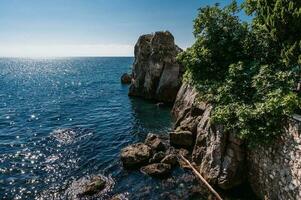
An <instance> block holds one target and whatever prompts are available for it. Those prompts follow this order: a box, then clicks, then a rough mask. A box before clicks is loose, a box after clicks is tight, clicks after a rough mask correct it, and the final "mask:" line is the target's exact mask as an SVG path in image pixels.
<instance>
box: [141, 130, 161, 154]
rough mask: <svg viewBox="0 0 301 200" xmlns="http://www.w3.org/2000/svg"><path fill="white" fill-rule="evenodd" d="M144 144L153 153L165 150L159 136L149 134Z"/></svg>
mask: <svg viewBox="0 0 301 200" xmlns="http://www.w3.org/2000/svg"><path fill="white" fill-rule="evenodd" d="M144 144H146V145H147V146H149V147H150V148H151V149H152V151H153V152H156V151H164V150H165V145H164V144H163V142H162V141H161V139H160V138H159V136H158V135H156V134H153V133H149V134H148V135H147V137H146V139H145V141H144Z"/></svg>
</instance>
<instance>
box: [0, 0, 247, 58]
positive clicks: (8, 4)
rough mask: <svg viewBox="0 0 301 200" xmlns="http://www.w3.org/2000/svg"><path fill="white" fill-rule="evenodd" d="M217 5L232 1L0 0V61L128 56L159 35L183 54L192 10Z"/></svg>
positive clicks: (189, 41)
mask: <svg viewBox="0 0 301 200" xmlns="http://www.w3.org/2000/svg"><path fill="white" fill-rule="evenodd" d="M216 2H218V3H220V4H221V5H225V4H227V3H230V2H231V0H216V1H209V0H187V1H181V0H153V1H146V0H112V1H106V0H97V1H84V0H65V1H60V0H52V1H39V0H27V1H22V0H0V27H1V31H0V57H67V56H133V51H134V48H133V47H134V45H135V43H136V41H137V39H138V37H139V36H140V35H142V34H146V33H151V32H154V31H160V30H169V31H170V32H171V33H172V34H173V35H174V37H175V40H176V43H177V44H178V45H179V46H180V47H181V48H184V49H185V48H187V47H189V46H190V45H191V44H192V43H193V41H194V38H193V34H192V27H193V19H194V18H195V16H196V14H197V9H198V8H199V7H202V6H205V5H209V4H214V3H216ZM238 2H241V0H239V1H238Z"/></svg>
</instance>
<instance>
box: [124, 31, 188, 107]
mask: <svg viewBox="0 0 301 200" xmlns="http://www.w3.org/2000/svg"><path fill="white" fill-rule="evenodd" d="M181 51H182V50H181V49H180V48H179V47H178V46H177V45H175V42H174V37H173V36H172V34H171V33H170V32H168V31H166V32H156V33H154V34H147V35H142V36H141V37H140V38H139V39H138V42H137V43H136V45H135V61H134V66H133V71H132V84H131V86H130V90H129V95H130V96H139V97H144V98H146V99H153V100H157V101H160V102H168V103H171V102H173V101H174V100H175V98H176V95H177V92H178V90H179V88H180V86H181V80H182V74H183V67H182V66H181V65H180V64H179V63H178V62H177V60H176V56H177V55H178V54H179V53H180V52H181Z"/></svg>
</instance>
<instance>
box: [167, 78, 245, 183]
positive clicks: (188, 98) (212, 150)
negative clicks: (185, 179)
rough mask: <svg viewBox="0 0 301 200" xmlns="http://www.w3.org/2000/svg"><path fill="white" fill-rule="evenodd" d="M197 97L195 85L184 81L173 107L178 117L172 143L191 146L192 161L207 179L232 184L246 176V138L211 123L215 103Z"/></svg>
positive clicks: (171, 138)
mask: <svg viewBox="0 0 301 200" xmlns="http://www.w3.org/2000/svg"><path fill="white" fill-rule="evenodd" d="M197 97H198V93H197V91H196V90H195V89H194V88H193V87H191V86H189V85H187V84H183V85H182V87H181V89H180V90H179V93H178V95H177V99H176V101H175V104H174V107H173V110H172V113H173V115H174V116H175V118H176V119H177V120H176V123H175V127H174V129H175V131H174V132H171V133H170V143H171V144H173V145H175V146H182V147H185V148H187V149H192V161H193V162H194V163H195V164H196V165H197V167H198V169H199V170H200V172H201V174H202V175H203V176H204V177H205V178H206V180H207V181H209V182H210V183H212V184H214V185H218V186H219V187H221V188H223V189H230V188H233V187H235V186H237V185H239V184H240V183H242V182H243V181H244V179H245V174H244V169H245V167H244V163H245V162H244V159H245V151H244V147H243V142H242V141H241V140H239V139H237V138H235V137H234V136H233V135H232V134H227V133H225V132H224V131H223V127H222V126H218V125H213V124H211V123H210V115H211V111H212V106H211V105H210V104H207V103H206V102H199V101H198V98H197Z"/></svg>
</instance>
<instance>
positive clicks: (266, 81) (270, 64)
mask: <svg viewBox="0 0 301 200" xmlns="http://www.w3.org/2000/svg"><path fill="white" fill-rule="evenodd" d="M243 11H245V12H246V13H247V14H249V15H250V16H252V21H251V22H242V21H241V20H240V19H239V17H238V13H239V12H243ZM300 33H301V1H300V0H247V1H245V2H244V4H243V5H242V6H239V5H238V4H237V3H236V2H235V1H233V2H232V3H231V4H230V5H229V6H227V7H224V8H220V6H219V5H214V6H207V7H204V8H200V9H199V14H198V16H197V18H196V19H195V21H194V35H195V38H196V41H195V44H193V46H192V47H191V48H188V49H187V50H186V51H184V52H183V53H181V54H180V55H179V56H178V60H179V62H181V63H182V64H183V65H184V66H185V68H186V73H185V77H184V80H185V81H186V82H188V83H190V84H192V85H194V86H195V87H196V88H197V89H198V90H199V92H200V94H201V97H202V100H203V101H208V102H210V103H212V104H213V105H214V107H215V109H214V112H213V116H212V120H213V122H214V123H219V124H223V125H224V127H225V129H226V131H228V132H234V133H236V134H237V135H238V136H239V137H240V138H242V139H245V140H246V141H247V142H248V144H249V145H251V146H254V145H257V144H266V143H269V142H270V141H272V139H273V138H275V137H276V136H278V135H279V134H281V133H283V132H284V128H285V124H287V123H286V122H287V119H288V117H290V115H291V114H292V113H293V112H294V111H295V110H297V109H300V94H299V96H298V94H297V93H296V92H294V91H293V90H294V88H295V87H296V85H295V84H296V83H297V81H299V80H300V66H301V34H300Z"/></svg>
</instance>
